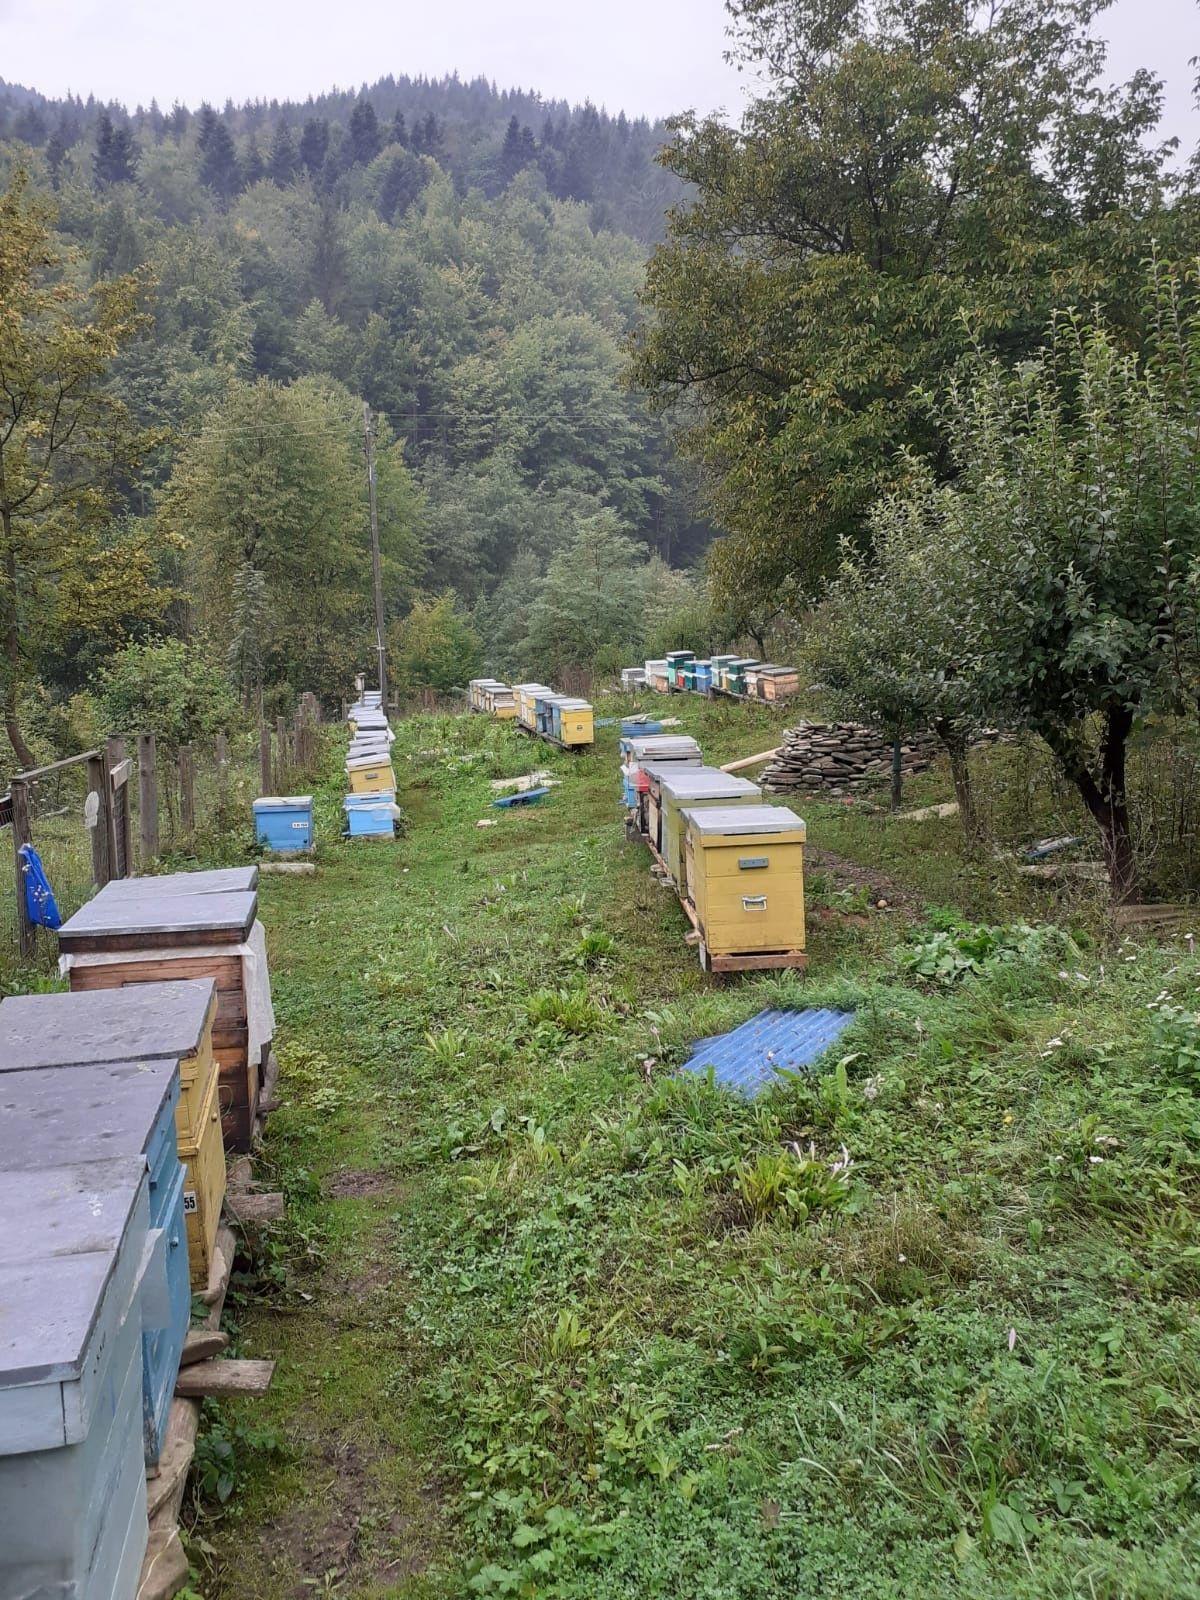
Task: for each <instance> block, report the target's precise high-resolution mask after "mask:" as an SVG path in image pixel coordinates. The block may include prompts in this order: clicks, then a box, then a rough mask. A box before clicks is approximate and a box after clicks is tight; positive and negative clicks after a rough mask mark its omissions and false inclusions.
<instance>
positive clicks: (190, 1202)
mask: <svg viewBox="0 0 1200 1600" xmlns="http://www.w3.org/2000/svg"><path fill="white" fill-rule="evenodd" d="M183 1209H184V1213H185V1214H186V1213H187V1212H189V1211H195V1209H196V1191H195V1189H185V1190H184V1191H183Z"/></svg>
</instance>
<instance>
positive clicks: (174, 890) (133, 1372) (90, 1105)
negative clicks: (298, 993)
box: [0, 867, 274, 1600]
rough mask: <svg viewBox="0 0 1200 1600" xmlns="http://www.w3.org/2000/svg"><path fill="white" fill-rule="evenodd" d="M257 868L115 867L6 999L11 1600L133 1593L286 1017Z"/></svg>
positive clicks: (4, 1515)
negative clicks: (223, 1228) (53, 950)
mask: <svg viewBox="0 0 1200 1600" xmlns="http://www.w3.org/2000/svg"><path fill="white" fill-rule="evenodd" d="M256 883H257V869H256V868H254V867H249V868H238V869H232V870H229V871H219V872H199V873H178V874H171V875H169V876H166V877H162V878H154V879H140V880H123V881H120V882H114V883H112V884H109V885H108V886H107V888H105V889H103V890H101V892H100V893H99V894H98V895H97V896H96V897H95V899H94V900H92V901H91V902H89V904H88V905H87V906H85V907H84V909H83V910H82V911H81V912H79V913H78V914H77V915H76V916H74V917H72V918H71V919H70V920H69V921H68V922H66V923H65V924H64V925H63V927H62V928H61V929H60V930H59V938H60V946H61V950H62V966H63V969H64V971H65V972H66V973H67V975H68V977H69V980H70V985H71V992H70V993H69V994H53V995H25V996H20V997H16V998H13V999H9V1000H5V1001H4V1002H3V1004H0V1223H2V1224H3V1226H2V1227H0V1596H4V1597H9V1596H13V1597H16V1596H21V1597H25V1596H40V1595H47V1596H49V1595H55V1596H62V1597H64V1600H65V1597H68V1596H69V1597H72V1600H75V1597H78V1600H127V1597H132V1596H133V1595H134V1594H135V1592H136V1590H137V1585H138V1578H139V1573H140V1570H141V1564H142V1558H143V1555H144V1552H145V1548H146V1543H147V1538H148V1523H147V1513H146V1488H145V1472H144V1468H145V1466H147V1465H153V1464H154V1463H155V1462H156V1461H157V1459H158V1455H159V1452H160V1450H161V1448H162V1443H163V1439H164V1436H165V1432H166V1426H167V1418H168V1414H169V1409H170V1404H171V1398H172V1395H173V1393H174V1388H175V1379H176V1375H177V1373H178V1370H179V1362H180V1355H181V1352H182V1349H183V1344H184V1340H185V1338H186V1335H187V1330H188V1324H189V1321H190V1318H191V1296H192V1290H193V1289H194V1288H204V1287H205V1286H206V1285H207V1284H208V1282H209V1276H210V1271H211V1268H212V1260H213V1250H214V1245H215V1240H216V1233H217V1227H218V1223H219V1220H220V1214H221V1206H222V1203H223V1200H224V1195H225V1147H226V1145H228V1146H229V1147H230V1148H234V1149H244V1148H246V1147H247V1146H248V1144H249V1142H250V1137H251V1133H252V1129H253V1124H254V1119H255V1117H256V1114H257V1103H258V1086H259V1067H260V1064H261V1063H262V1062H263V1061H265V1058H266V1055H267V1052H268V1050H269V1048H270V1036H271V1033H272V1032H273V1029H274V1016H273V1013H272V1010H271V1000H270V984H269V978H268V975H267V970H266V947H265V941H264V938H263V934H262V927H261V924H260V923H259V922H258V920H257V904H258V897H257V893H256Z"/></svg>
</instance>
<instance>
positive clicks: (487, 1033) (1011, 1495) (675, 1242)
mask: <svg viewBox="0 0 1200 1600" xmlns="http://www.w3.org/2000/svg"><path fill="white" fill-rule="evenodd" d="M684 715H685V718H686V722H687V726H688V727H689V729H690V730H691V731H694V732H696V733H697V734H698V735H699V736H700V737H701V739H702V742H703V743H704V746H705V749H706V752H708V753H709V754H710V758H713V757H715V758H716V759H730V758H732V757H734V756H736V755H738V754H744V753H746V752H748V751H751V750H755V749H761V748H763V747H764V746H765V745H766V744H767V743H768V742H769V740H770V735H771V731H772V729H773V728H774V727H775V726H777V723H776V722H775V721H774V720H773V718H774V716H775V715H777V714H773V713H770V712H768V711H765V710H763V711H759V710H757V709H752V708H740V707H727V708H716V707H702V706H699V705H687V706H686V708H685V713H684ZM399 731H400V737H399V739H398V742H397V746H396V752H395V754H396V762H397V767H398V771H399V774H400V780H401V784H402V788H403V793H402V796H401V801H402V804H403V805H404V808H405V810H406V813H407V815H408V818H409V825H408V830H407V833H406V836H405V837H404V838H403V839H402V840H401V841H399V842H398V843H397V844H396V845H394V846H376V845H373V844H367V843H360V844H356V845H353V846H351V845H342V844H329V843H326V844H323V845H322V846H321V850H320V866H321V870H320V873H319V875H318V876H317V877H316V878H315V879H270V880H264V885H263V893H262V899H263V915H264V919H265V921H266V923H267V926H268V933H269V941H270V950H271V962H272V978H273V985H274V990H275V1001H276V1010H277V1013H278V1016H279V1019H280V1054H281V1060H282V1065H283V1078H282V1085H283V1090H284V1093H285V1094H286V1096H287V1104H286V1105H285V1106H284V1108H283V1109H281V1110H280V1111H279V1112H277V1113H276V1114H275V1116H274V1117H273V1118H272V1123H271V1130H270V1137H269V1142H268V1146H267V1151H266V1162H267V1164H268V1165H269V1167H270V1168H271V1170H272V1171H273V1172H274V1173H275V1174H276V1175H277V1176H278V1180H279V1181H280V1182H281V1183H282V1185H283V1186H284V1188H285V1189H286V1191H287V1194H288V1200H289V1221H288V1224H287V1230H286V1233H285V1234H284V1235H282V1236H281V1237H280V1238H279V1239H278V1241H277V1242H276V1244H275V1245H274V1246H273V1248H272V1251H271V1254H270V1255H269V1256H268V1257H267V1259H266V1260H265V1262H264V1263H263V1265H262V1268H261V1270H260V1271H259V1272H258V1273H257V1274H256V1275H255V1276H253V1277H252V1278H247V1279H246V1280H245V1281H244V1282H243V1283H242V1284H241V1285H240V1286H239V1293H238V1297H237V1304H236V1306H235V1308H234V1317H235V1333H236V1340H237V1343H236V1348H239V1349H241V1350H242V1351H244V1352H246V1353H251V1354H260V1355H267V1354H270V1355H274V1356H275V1357H276V1358H277V1359H278V1362H279V1367H278V1375H277V1378H276V1381H275V1384H274V1386H273V1388H272V1391H271V1393H270V1394H269V1395H268V1396H267V1397H266V1399H265V1400H258V1401H255V1402H253V1403H249V1402H247V1403H245V1404H230V1405H227V1406H225V1407H224V1408H223V1410H222V1412H221V1413H220V1416H219V1418H217V1419H215V1420H214V1422H213V1424H212V1427H211V1430H210V1436H211V1438H212V1440H213V1448H212V1450H211V1451H210V1455H212V1456H213V1457H214V1459H217V1460H218V1461H219V1463H220V1465H221V1466H222V1468H223V1470H225V1471H227V1473H228V1474H229V1475H230V1476H231V1477H232V1479H233V1484H232V1487H231V1492H230V1493H229V1495H228V1498H227V1499H226V1501H225V1503H224V1505H223V1507H220V1508H219V1509H217V1507H216V1505H215V1503H214V1501H213V1499H212V1497H211V1496H210V1498H209V1500H208V1501H206V1502H205V1505H204V1507H203V1509H202V1513H201V1515H200V1516H199V1517H198V1519H197V1521H196V1523H195V1525H194V1528H193V1531H192V1534H191V1549H192V1554H193V1559H194V1563H195V1567H196V1580H195V1581H196V1587H197V1589H198V1591H199V1592H201V1593H203V1595H204V1596H206V1597H207V1600H225V1597H229V1600H232V1597H233V1596H234V1595H238V1596H241V1595H245V1594H253V1595H255V1596H256V1600H285V1597H293V1596H303V1595H307V1594H310V1593H336V1594H342V1595H347V1596H356V1597H363V1600H369V1597H375V1600H382V1597H384V1596H389V1597H395V1600H400V1597H404V1600H415V1597H421V1600H434V1597H443V1596H445V1597H449V1596H460V1595H466V1594H481V1595H516V1596H559V1597H564V1600H565V1597H574V1596H578V1597H581V1600H582V1597H587V1600H632V1597H634V1596H637V1597H638V1600H653V1597H658V1596H664V1597H665V1596H686V1597H689V1600H692V1597H695V1600H700V1597H713V1600H717V1597H719V1600H743V1597H744V1600H750V1597H754V1600H760V1597H773V1596H779V1597H780V1600H783V1597H793V1596H797V1595H810V1594H813V1595H815V1594H829V1595H836V1596H838V1597H839V1600H868V1597H870V1600H884V1597H888V1600H891V1597H895V1600H899V1597H901V1596H904V1597H907V1596H912V1595H921V1596H923V1597H941V1596H946V1597H951V1596H954V1597H957V1596H964V1595H970V1596H972V1597H981V1600H993V1597H994V1600H1000V1597H1004V1600H1010V1597H1019V1600H1025V1597H1033V1596H1038V1597H1051V1596H1053V1597H1055V1600H1058V1597H1067V1596H1079V1597H1084V1596H1087V1597H1089V1600H1090V1597H1097V1596H1099V1597H1114V1600H1115V1597H1118V1596H1121V1597H1138V1600H1158V1597H1162V1600H1166V1597H1167V1596H1170V1597H1173V1600H1174V1597H1179V1596H1188V1595H1194V1594H1200V1576H1198V1574H1200V1563H1198V1560H1197V1557H1198V1555H1200V1476H1198V1470H1200V1385H1198V1382H1197V1379H1198V1375H1200V1326H1198V1325H1197V1319H1196V1318H1195V1317H1194V1314H1193V1304H1194V1298H1195V1295H1196V1292H1197V1289H1198V1288H1200V1208H1198V1206H1197V1194H1196V1185H1197V1139H1198V1134H1200V1038H1198V1033H1197V1027H1196V1020H1195V1017H1194V1015H1193V1008H1194V1006H1195V1005H1196V1001H1195V994H1196V992H1197V989H1198V988H1200V963H1198V962H1197V961H1196V960H1195V959H1194V957H1193V956H1192V955H1191V954H1190V952H1189V950H1188V949H1187V948H1184V949H1182V950H1180V949H1168V948H1158V947H1154V946H1149V945H1141V946H1135V945H1125V946H1121V947H1114V946H1111V945H1108V944H1104V943H1102V942H1100V941H1099V940H1097V939H1096V938H1095V937H1094V936H1093V935H1091V934H1089V933H1088V932H1087V931H1086V928H1079V927H1077V928H1076V937H1075V938H1071V937H1069V936H1067V935H1066V934H1063V933H1059V932H1058V931H1057V930H1055V929H1047V928H1045V927H1042V926H1040V925H1039V926H1034V927H1033V928H1032V929H1030V928H1024V927H1017V928H1014V929H1012V930H1011V931H1008V932H1005V933H1003V934H1000V935H994V934H988V935H980V934H977V933H974V932H969V931H967V930H965V929H964V928H962V927H960V926H958V925H957V922H956V915H955V912H954V909H953V908H956V907H957V908H962V909H964V910H966V911H968V912H969V913H970V920H972V921H973V920H976V919H977V918H978V917H979V915H980V914H981V910H986V909H987V906H988V904H989V903H990V902H989V900H988V896H989V895H990V894H992V893H993V892H994V888H989V887H988V885H989V884H992V883H993V878H992V877H991V876H989V873H988V872H987V871H985V872H984V873H983V874H982V875H979V869H975V868H971V867H970V865H969V864H966V865H965V866H962V867H960V866H959V865H957V864H956V862H955V856H956V846H955V845H954V844H953V842H952V838H951V837H949V836H945V837H944V836H943V835H941V834H940V833H939V832H938V831H937V830H938V829H939V828H940V826H941V825H940V824H934V825H929V824H926V825H922V826H923V827H924V828H926V829H928V828H930V827H932V828H933V829H934V830H935V831H934V832H933V833H929V832H921V833H920V834H919V835H916V834H914V832H913V830H914V828H915V827H916V826H917V825H911V824H909V825H905V824H899V823H883V822H882V821H881V819H880V818H878V817H874V818H871V817H869V816H868V815H867V814H866V813H865V812H864V811H863V810H862V809H861V808H854V809H851V808H839V807H837V806H834V805H821V806H820V807H815V808H809V809H808V820H809V828H810V840H811V841H812V842H813V844H814V845H816V846H818V847H823V848H826V849H832V850H834V851H837V852H838V853H839V854H841V855H843V856H847V857H850V858H851V859H852V860H857V861H859V862H860V863H862V864H863V865H864V866H868V867H871V868H872V869H877V868H878V866H879V864H880V862H881V861H882V862H884V863H886V865H887V866H888V868H889V870H891V871H892V872H893V873H894V875H895V877H896V880H897V881H896V883H895V885H894V892H893V890H892V889H891V888H889V889H888V892H886V893H885V892H883V891H882V890H881V889H880V882H881V881H882V880H879V881H876V882H873V883H872V886H871V888H870V890H869V891H864V890H863V888H862V885H861V883H858V882H856V881H855V879H854V878H853V875H851V876H850V877H849V878H847V877H846V876H845V874H844V873H843V871H842V868H841V866H840V864H839V863H837V862H835V861H831V862H827V863H826V864H825V865H824V866H823V868H822V869H821V882H820V883H819V884H818V886H817V889H818V892H817V894H816V895H815V896H814V899H815V900H816V902H817V905H816V910H817V911H818V912H819V913H821V914H819V915H817V916H814V918H813V921H812V929H811V937H810V950H811V955H812V964H811V966H810V968H809V971H808V973H807V975H805V976H802V977H798V976H796V975H792V974H788V975H762V976H757V977H753V978H746V979H740V980H735V981H732V982H730V983H728V984H727V985H726V986H725V987H723V988H717V987H715V986H714V985H713V983H712V982H711V980H709V979H707V978H705V977H704V976H703V975H702V974H701V973H700V971H699V969H698V966H697V964H696V961H695V957H694V954H692V953H691V952H689V950H688V949H687V947H686V946H685V945H684V944H683V942H682V941H683V933H684V931H685V923H684V920H683V918H682V914H681V913H680V911H679V909H678V907H677V906H676V904H675V903H674V901H673V899H672V897H671V895H670V893H669V892H667V891H664V890H663V889H661V888H659V887H658V886H657V885H656V884H655V882H654V881H653V879H652V878H651V876H650V874H649V872H648V870H647V868H648V862H647V859H646V857H645V855H644V853H643V852H641V851H640V850H639V849H638V848H637V847H635V846H631V845H628V844H626V843H625V842H624V839H623V836H622V827H621V820H620V812H619V789H618V780H617V758H616V748H615V746H616V740H615V734H614V732H613V730H607V732H606V733H604V734H602V738H601V746H600V748H599V749H598V751H597V752H595V753H594V754H591V755H584V756H579V757H568V756H566V755H560V754H555V753H552V752H551V753H547V751H546V750H545V749H544V747H533V746H531V745H529V744H527V743H525V742H522V741H521V739H520V737H519V735H517V734H516V733H515V732H514V731H513V730H511V729H504V728H500V727H497V726H495V725H493V724H489V723H487V722H485V721H483V720H482V719H465V718H462V719H452V718H438V717H423V718H416V719H412V720H411V721H407V722H405V723H404V724H403V725H402V727H401V729H400V730H399ZM534 765H544V766H547V767H548V768H550V769H551V770H552V771H553V772H554V773H555V775H556V776H557V777H559V778H560V779H561V780H562V782H561V786H560V787H558V788H556V789H555V790H554V792H553V795H552V797H551V799H550V800H549V801H547V802H546V803H545V804H544V805H542V806H540V807H535V808H528V809H515V810H512V811H508V812H498V811H493V810H492V809H491V807H490V805H489V801H490V798H491V795H490V791H489V789H488V786H487V780H488V779H490V778H492V777H497V776H512V775H515V774H517V773H519V772H522V771H525V770H529V769H530V768H532V767H533V766H534ZM923 788H924V792H925V793H928V794H929V795H931V796H933V797H936V798H942V797H944V795H943V793H942V792H937V789H936V780H935V779H931V780H929V781H928V782H927V783H926V784H924V786H923ZM915 790H916V786H914V791H915ZM914 798H917V795H916V793H915V792H914ZM337 806H338V793H337V790H336V788H335V787H332V786H331V787H330V788H329V789H328V790H327V791H326V792H325V793H324V794H323V795H322V796H321V797H320V801H319V807H320V809H319V814H318V815H319V823H323V825H324V837H325V839H326V840H328V839H330V838H331V836H332V833H333V829H334V827H335V819H336V816H337ZM481 820H483V821H489V822H490V821H494V822H495V824H496V825H495V826H494V827H488V828H480V827H479V826H478V823H479V822H480V821H481ZM931 841H932V842H931ZM934 856H936V857H937V858H938V861H937V862H934V861H932V860H931V859H929V858H930V857H934ZM981 885H982V887H981ZM1022 894H1024V891H1022ZM879 898H884V899H888V898H890V899H891V900H892V901H893V903H895V902H896V901H900V902H902V903H903V907H904V909H902V910H897V909H894V908H889V909H886V910H877V909H875V903H876V900H877V899H879ZM927 903H928V904H932V905H934V906H936V907H939V908H940V909H938V910H935V911H934V912H933V913H932V914H931V915H929V914H927V912H926V910H925V906H926V904H927ZM1011 905H1012V906H1013V907H1014V908H1016V909H1017V910H1019V911H1020V912H1021V913H1022V915H1029V916H1030V920H1031V921H1032V922H1035V923H1036V922H1037V921H1038V918H1037V916H1036V909H1037V908H1036V904H1031V903H1030V902H1029V901H1028V899H1027V898H1022V899H1021V901H1020V905H1019V906H1018V905H1017V901H1016V899H1015V898H1014V900H1013V901H1012V902H1011ZM947 907H950V908H952V909H951V910H949V911H948V910H947V909H946V908H947ZM779 1004H783V1005H789V1004H792V1005H794V1004H826V1005H840V1006H845V1005H853V1006H854V1008H855V1010H856V1013H857V1020H856V1022H855V1023H854V1025H853V1027H852V1028H851V1030H850V1031H849V1032H848V1033H846V1034H845V1035H843V1037H842V1039H841V1040H840V1041H839V1043H838V1045H837V1047H836V1048H835V1051H834V1053H833V1058H832V1059H831V1060H829V1061H827V1062H826V1063H825V1066H824V1070H822V1071H821V1072H820V1073H819V1074H818V1075H816V1076H814V1077H812V1078H811V1079H800V1080H798V1081H795V1082H789V1083H787V1084H784V1085H782V1086H781V1087H780V1088H778V1089H777V1090H774V1091H773V1092H772V1093H771V1094H770V1095H769V1096H766V1097H764V1098H762V1099H760V1100H759V1101H757V1102H755V1103H754V1104H746V1103H744V1102H742V1101H740V1100H737V1099H734V1098H732V1097H730V1096H728V1095H726V1094H725V1093H723V1092H721V1091H719V1090H717V1089H715V1088H714V1087H713V1086H712V1085H711V1084H708V1083H705V1082H703V1081H698V1080H691V1079H689V1080H687V1081H684V1080H682V1079H681V1078H680V1077H679V1076H678V1075H677V1074H676V1073H675V1072H674V1071H673V1068H674V1067H675V1066H676V1065H677V1064H678V1063H679V1062H680V1061H681V1060H682V1059H683V1058H684V1056H685V1053H686V1052H687V1049H688V1046H689V1045H690V1043H691V1042H692V1041H694V1040H695V1039H697V1038H699V1037H702V1036H704V1035H707V1034H710V1033H714V1032H719V1031H723V1030H724V1029H726V1028H728V1027H731V1026H733V1025H736V1024H737V1023H738V1022H740V1021H742V1020H744V1019H745V1018H747V1017H749V1016H751V1015H753V1014H754V1013H755V1012H756V1011H757V1010H759V1009H761V1008H762V1007H763V1006H765V1005H779ZM226 1445H228V1446H229V1448H228V1450H226V1449H225V1446H226Z"/></svg>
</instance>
